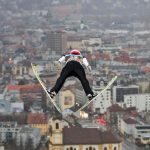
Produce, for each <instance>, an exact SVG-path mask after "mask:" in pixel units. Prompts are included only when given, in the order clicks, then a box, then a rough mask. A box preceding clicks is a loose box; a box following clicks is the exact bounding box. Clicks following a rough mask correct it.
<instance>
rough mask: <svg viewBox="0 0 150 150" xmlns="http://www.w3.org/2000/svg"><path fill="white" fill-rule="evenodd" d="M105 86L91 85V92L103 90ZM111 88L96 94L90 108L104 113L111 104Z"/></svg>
mask: <svg viewBox="0 0 150 150" xmlns="http://www.w3.org/2000/svg"><path fill="white" fill-rule="evenodd" d="M104 88H105V86H104V85H103V86H93V92H94V93H97V94H98V93H99V92H100V91H101V90H103V89H104ZM111 99H112V98H111V90H110V89H107V90H106V91H104V92H103V93H102V94H100V95H98V96H97V97H96V99H95V100H94V101H93V105H92V109H93V111H94V112H98V113H102V114H103V113H105V112H106V110H107V108H108V107H110V106H111V104H112V102H111Z"/></svg>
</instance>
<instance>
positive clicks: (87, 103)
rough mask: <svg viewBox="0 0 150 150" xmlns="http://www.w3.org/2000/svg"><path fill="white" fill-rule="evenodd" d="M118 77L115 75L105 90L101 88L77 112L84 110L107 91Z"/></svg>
mask: <svg viewBox="0 0 150 150" xmlns="http://www.w3.org/2000/svg"><path fill="white" fill-rule="evenodd" d="M116 79H117V76H115V77H113V78H112V79H111V81H109V83H108V84H107V86H106V87H105V88H104V89H103V90H101V91H100V92H99V93H98V94H97V95H96V96H95V97H94V98H93V99H92V100H90V101H87V102H86V103H85V104H84V105H83V106H82V107H81V108H79V109H78V110H77V111H76V112H75V113H78V112H80V111H81V110H83V109H84V108H85V107H87V106H88V105H89V104H90V103H91V102H93V101H94V100H95V99H96V98H97V96H99V95H101V94H102V93H103V92H105V91H106V90H107V89H108V88H109V87H110V86H111V85H112V84H113V83H114V82H115V80H116Z"/></svg>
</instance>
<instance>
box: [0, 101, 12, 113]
mask: <svg viewBox="0 0 150 150" xmlns="http://www.w3.org/2000/svg"><path fill="white" fill-rule="evenodd" d="M10 105H11V103H10V102H9V101H6V100H0V113H1V114H10V113H11V110H10Z"/></svg>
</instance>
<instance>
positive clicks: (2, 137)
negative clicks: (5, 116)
mask: <svg viewBox="0 0 150 150" xmlns="http://www.w3.org/2000/svg"><path fill="white" fill-rule="evenodd" d="M20 130H21V127H19V126H18V125H17V122H0V142H5V141H9V140H12V139H15V136H16V134H18V133H19V132H20Z"/></svg>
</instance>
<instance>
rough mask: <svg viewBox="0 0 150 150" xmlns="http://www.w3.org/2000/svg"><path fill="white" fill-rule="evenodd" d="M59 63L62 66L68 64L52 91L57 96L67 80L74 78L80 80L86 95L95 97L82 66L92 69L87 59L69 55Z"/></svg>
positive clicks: (63, 57)
mask: <svg viewBox="0 0 150 150" xmlns="http://www.w3.org/2000/svg"><path fill="white" fill-rule="evenodd" d="M58 61H59V62H60V63H61V64H62V63H66V64H65V66H64V68H63V69H62V71H61V74H60V77H59V78H58V79H57V81H56V84H55V86H54V87H53V88H52V89H51V90H50V91H51V92H55V93H56V94H57V93H58V92H59V90H60V89H61V87H62V86H63V84H64V82H65V80H66V78H68V77H70V76H74V77H77V78H78V79H79V80H80V82H81V84H82V86H83V88H84V91H85V93H86V95H88V94H91V95H92V96H93V91H92V90H91V88H90V85H89V82H88V80H87V78H86V74H85V71H84V68H83V66H82V64H84V65H85V67H87V68H90V66H89V63H88V61H87V59H86V58H85V57H83V56H82V55H76V54H68V55H64V56H62V57H61V58H60V59H59V60H58Z"/></svg>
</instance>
